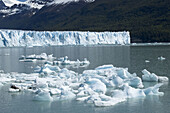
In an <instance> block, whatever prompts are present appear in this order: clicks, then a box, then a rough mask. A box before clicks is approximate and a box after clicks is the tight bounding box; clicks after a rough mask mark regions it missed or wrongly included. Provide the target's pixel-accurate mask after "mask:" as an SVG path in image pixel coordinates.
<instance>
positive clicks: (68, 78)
mask: <svg viewBox="0 0 170 113" xmlns="http://www.w3.org/2000/svg"><path fill="white" fill-rule="evenodd" d="M8 83H11V87H10V88H9V92H15V93H16V92H20V91H30V92H33V93H34V98H33V99H34V100H36V101H62V100H68V99H76V100H77V101H84V102H86V103H93V104H94V105H95V106H112V105H115V104H117V103H119V102H122V101H126V99H127V98H137V97H145V96H147V95H163V94H164V93H163V92H159V87H160V86H161V85H163V84H156V85H155V86H152V87H148V88H143V87H144V86H143V83H142V80H141V78H139V77H138V76H137V75H136V74H131V73H129V72H128V69H126V68H117V67H114V66H113V65H103V66H99V67H97V68H96V69H94V70H85V71H84V72H83V73H82V74H78V73H76V72H74V71H71V70H68V69H66V68H63V69H61V68H59V67H58V66H52V65H49V64H45V65H44V66H43V67H42V71H41V72H40V73H32V74H25V73H4V72H3V71H1V73H0V86H1V87H3V85H5V84H8Z"/></svg>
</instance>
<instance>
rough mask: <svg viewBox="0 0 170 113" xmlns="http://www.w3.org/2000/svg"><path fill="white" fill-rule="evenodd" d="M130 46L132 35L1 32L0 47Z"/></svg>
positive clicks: (115, 33)
mask: <svg viewBox="0 0 170 113" xmlns="http://www.w3.org/2000/svg"><path fill="white" fill-rule="evenodd" d="M97 44H119V45H125V44H130V33H129V32H128V31H124V32H80V31H53V32H51V31H22V30H0V47H13V46H47V45H97Z"/></svg>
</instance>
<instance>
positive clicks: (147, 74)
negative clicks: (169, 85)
mask: <svg viewBox="0 0 170 113" xmlns="http://www.w3.org/2000/svg"><path fill="white" fill-rule="evenodd" d="M142 73H143V74H144V75H142V80H143V81H148V82H168V81H169V79H168V77H165V76H157V75H156V74H155V73H150V72H149V71H147V70H146V69H144V70H143V71H142Z"/></svg>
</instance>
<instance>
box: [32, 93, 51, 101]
mask: <svg viewBox="0 0 170 113" xmlns="http://www.w3.org/2000/svg"><path fill="white" fill-rule="evenodd" d="M33 100H36V101H53V98H52V97H51V95H50V93H49V92H46V91H41V92H39V93H38V94H37V95H36V96H35V97H34V99H33Z"/></svg>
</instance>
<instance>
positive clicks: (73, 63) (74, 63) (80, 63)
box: [53, 56, 90, 67]
mask: <svg viewBox="0 0 170 113" xmlns="http://www.w3.org/2000/svg"><path fill="white" fill-rule="evenodd" d="M53 64H54V65H58V66H68V65H71V66H73V67H76V66H77V67H85V66H88V65H89V64H90V62H89V61H88V60H87V59H86V58H84V61H80V60H79V59H77V61H70V60H68V57H67V56H65V57H61V58H59V59H58V60H57V61H53Z"/></svg>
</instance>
